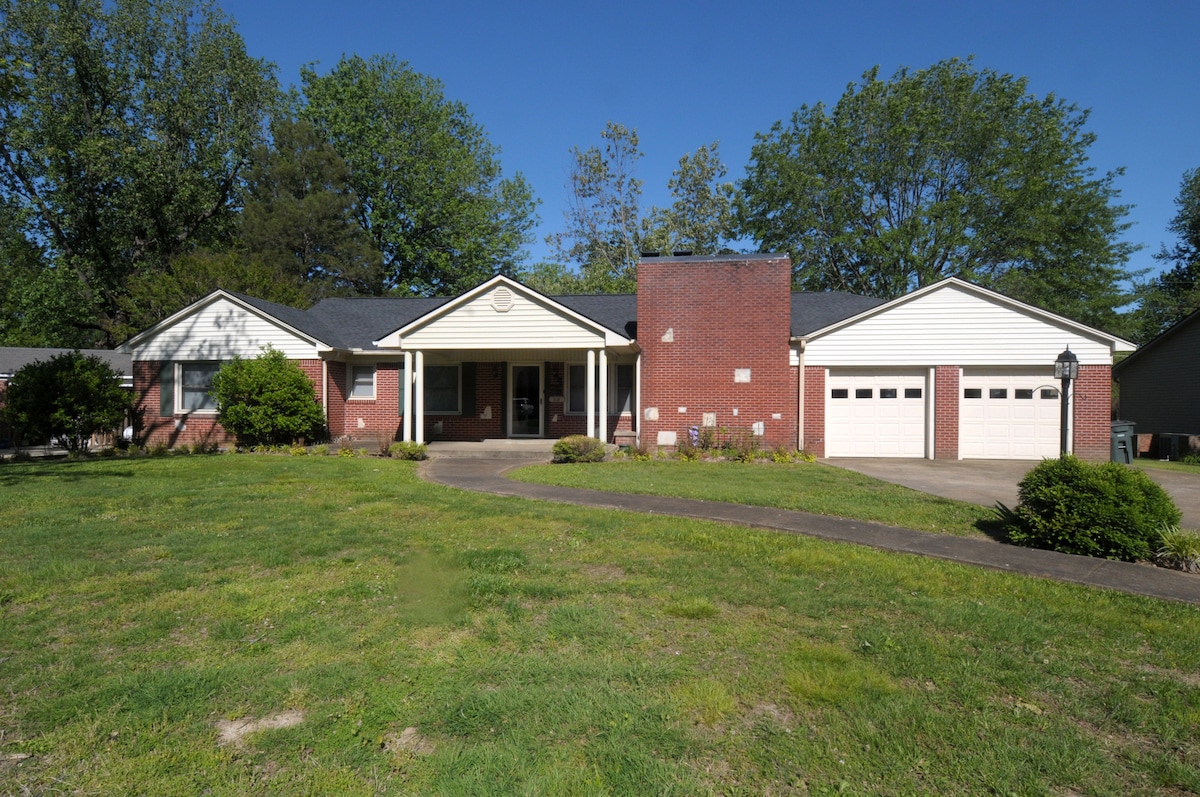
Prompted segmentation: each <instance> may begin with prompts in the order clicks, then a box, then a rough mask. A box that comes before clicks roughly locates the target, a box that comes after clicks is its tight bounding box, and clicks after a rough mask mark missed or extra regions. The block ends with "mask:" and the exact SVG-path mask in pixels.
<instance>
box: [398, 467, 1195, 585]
mask: <svg viewBox="0 0 1200 797" xmlns="http://www.w3.org/2000/svg"><path fill="white" fill-rule="evenodd" d="M545 461H546V460H545V459H544V458H540V459H523V460H517V459H491V458H488V459H431V460H428V461H427V462H425V463H423V464H422V466H421V471H420V472H421V475H422V477H424V478H426V479H428V480H429V481H432V482H437V483H438V484H444V485H447V486H450V487H458V488H461V489H464V490H473V491H476V492H484V493H492V494H494V495H507V496H515V497H520V498H533V499H537V500H542V501H557V502H560V503H568V504H577V505H580V506H591V507H596V508H598V509H619V510H622V511H628V512H644V513H647V514H653V515H674V516H677V517H688V518H697V519H701V520H715V521H718V522H721V523H732V524H736V525H740V526H750V527H754V528H764V529H773V530H776V531H784V532H788V533H791V534H804V535H806V536H810V537H819V538H821V539H825V540H833V541H837V542H849V543H855V544H858V545H870V546H871V547H874V548H879V549H882V550H886V551H897V552H900V553H911V554H919V555H921V556H932V557H935V558H938V559H947V560H950V561H953V562H961V563H963V564H971V565H978V566H980V567H988V568H992V569H994V570H1004V571H1007V572H1010V573H1021V574H1024V575H1030V576H1041V577H1043V578H1053V579H1057V580H1059V581H1070V582H1074V583H1077V584H1086V585H1088V586H1093V587H1102V588H1106V589H1113V590H1118V591H1120V592H1128V593H1132V594H1134V595H1146V596H1149V597H1153V598H1163V599H1165V600H1173V601H1181V602H1184V603H1191V604H1195V605H1198V606H1200V576H1196V575H1189V574H1187V573H1181V572H1178V571H1175V570H1165V569H1163V568H1158V567H1154V566H1152V565H1145V564H1131V563H1129V562H1113V561H1109V560H1107V559H1093V558H1091V557H1087V556H1073V555H1071V554H1062V553H1056V552H1054V551H1041V550H1037V549H1034V548H1021V547H1018V546H1014V545H1003V544H1001V543H998V542H993V541H991V540H983V539H966V538H963V537H953V536H950V535H948V534H931V533H929V532H924V531H913V530H912V529H902V528H895V527H892V526H884V525H881V524H878V523H867V522H863V521H858V520H846V519H845V518H835V517H828V516H825V515H811V514H808V513H806V512H793V511H788V510H784V509H772V508H768V507H759V506H746V505H743V504H725V503H720V502H717V501H699V500H695V499H690V498H662V497H658V496H650V495H630V494H628V493H607V492H602V491H599V490H580V489H575V488H570V487H553V486H550V485H544V484H524V483H522V482H514V481H509V480H508V479H506V478H504V475H503V474H504V472H505V471H508V470H511V469H513V468H518V467H521V466H523V465H532V464H537V463H538V462H545Z"/></svg>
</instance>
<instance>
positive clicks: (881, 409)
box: [825, 370, 928, 457]
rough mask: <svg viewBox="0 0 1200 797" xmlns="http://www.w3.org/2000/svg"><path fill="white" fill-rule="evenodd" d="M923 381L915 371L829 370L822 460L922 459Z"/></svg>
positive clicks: (924, 402) (924, 389)
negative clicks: (851, 458)
mask: <svg viewBox="0 0 1200 797" xmlns="http://www.w3.org/2000/svg"><path fill="white" fill-rule="evenodd" d="M925 382H926V379H925V375H924V374H923V373H920V372H888V373H881V372H875V373H861V372H860V373H854V372H849V373H847V372H838V371H836V370H831V371H830V373H829V378H828V379H827V380H826V384H825V454H826V456H829V457H923V456H925V416H926V411H925V408H926V401H927V400H928V391H927V390H926V385H925Z"/></svg>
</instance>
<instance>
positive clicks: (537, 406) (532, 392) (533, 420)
mask: <svg viewBox="0 0 1200 797" xmlns="http://www.w3.org/2000/svg"><path fill="white" fill-rule="evenodd" d="M510 384H511V385H512V398H511V400H510V401H509V402H508V411H509V417H508V428H509V429H510V430H511V431H510V432H509V434H510V435H511V436H512V437H541V436H542V366H540V365H514V366H512V379H511V381H510Z"/></svg>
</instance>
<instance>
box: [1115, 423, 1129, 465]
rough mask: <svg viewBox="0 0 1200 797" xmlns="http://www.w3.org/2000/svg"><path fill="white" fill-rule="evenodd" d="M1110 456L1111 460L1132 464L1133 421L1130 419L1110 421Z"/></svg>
mask: <svg viewBox="0 0 1200 797" xmlns="http://www.w3.org/2000/svg"><path fill="white" fill-rule="evenodd" d="M1111 428H1112V437H1111V441H1112V456H1111V457H1110V458H1111V459H1112V461H1113V462H1120V463H1122V464H1124V465H1132V464H1133V445H1134V443H1133V422H1132V421H1113V422H1112V426H1111Z"/></svg>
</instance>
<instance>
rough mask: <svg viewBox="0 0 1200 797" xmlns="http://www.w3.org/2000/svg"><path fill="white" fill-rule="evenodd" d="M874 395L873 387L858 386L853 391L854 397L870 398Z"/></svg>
mask: <svg viewBox="0 0 1200 797" xmlns="http://www.w3.org/2000/svg"><path fill="white" fill-rule="evenodd" d="M874 395H875V391H874V389H873V388H869V387H860V388H858V389H857V390H855V391H854V397H855V398H871V397H872V396H874Z"/></svg>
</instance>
